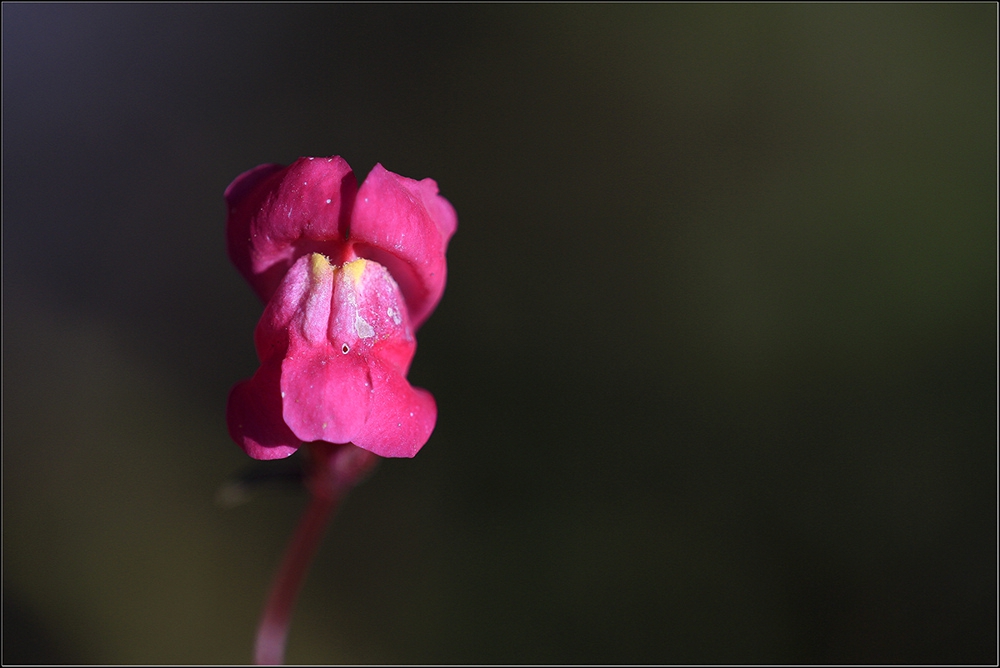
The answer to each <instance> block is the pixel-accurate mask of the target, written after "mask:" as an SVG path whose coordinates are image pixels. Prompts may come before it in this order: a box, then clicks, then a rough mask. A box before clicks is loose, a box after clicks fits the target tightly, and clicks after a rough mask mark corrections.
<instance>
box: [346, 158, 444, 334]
mask: <svg viewBox="0 0 1000 668" xmlns="http://www.w3.org/2000/svg"><path fill="white" fill-rule="evenodd" d="M437 193H438V190H437V184H436V183H435V182H434V181H433V180H431V179H424V180H423V181H414V180H413V179H407V178H405V177H402V176H399V175H398V174H393V173H392V172H390V171H387V170H386V169H385V168H384V167H382V165H375V168H374V169H372V171H371V173H370V174H369V175H368V177H367V178H366V179H365V181H364V183H362V184H361V188H360V189H359V190H358V194H357V201H356V202H355V204H354V213H353V214H352V216H351V233H350V239H351V242H353V243H354V244H355V251H356V253H357V254H358V255H359V256H361V257H366V258H369V259H372V260H375V261H376V262H378V263H380V264H382V265H384V266H385V267H386V268H387V269H388V270H389V273H391V274H392V276H393V278H395V279H396V282H397V283H398V284H399V287H400V289H401V290H402V291H403V296H404V297H405V298H406V305H407V308H408V310H409V313H410V322H411V324H412V325H413V328H414V329H416V328H418V327H420V325H421V324H423V322H424V320H426V319H427V317H428V316H429V315H430V314H431V311H433V310H434V307H435V306H437V303H438V302H439V301H440V300H441V294H442V293H443V292H444V284H445V279H446V277H447V268H446V264H445V257H444V254H445V250H446V249H447V247H448V239H449V238H450V237H451V235H452V234H453V233H454V232H455V225H456V220H457V218H456V216H455V211H454V209H453V208H452V207H451V204H449V203H448V201H447V200H446V199H444V198H443V197H441V196H440V195H438V194H437Z"/></svg>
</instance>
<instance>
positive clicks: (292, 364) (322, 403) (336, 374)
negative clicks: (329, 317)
mask: <svg viewBox="0 0 1000 668" xmlns="http://www.w3.org/2000/svg"><path fill="white" fill-rule="evenodd" d="M370 388H371V381H370V380H369V379H368V365H367V364H366V363H365V360H364V359H363V358H362V357H360V356H357V355H344V354H343V353H342V352H341V351H340V350H334V348H333V346H331V345H329V344H328V343H324V344H321V345H314V344H311V343H310V342H308V341H306V340H305V339H303V338H300V337H299V336H298V334H297V333H296V332H294V330H293V331H292V333H291V343H290V345H289V347H288V355H287V356H286V357H285V359H284V361H283V362H282V364H281V398H282V399H281V400H282V407H283V410H282V416H283V417H284V421H285V423H286V424H287V425H288V427H289V428H290V429H291V430H292V432H293V433H294V434H295V435H296V436H297V437H298V438H300V439H302V440H303V441H326V442H328V443H350V442H351V441H352V440H354V436H355V435H356V434H357V433H358V432H360V431H361V429H362V428H363V427H364V424H365V420H366V419H367V418H368V405H369V402H370V398H371V392H370Z"/></svg>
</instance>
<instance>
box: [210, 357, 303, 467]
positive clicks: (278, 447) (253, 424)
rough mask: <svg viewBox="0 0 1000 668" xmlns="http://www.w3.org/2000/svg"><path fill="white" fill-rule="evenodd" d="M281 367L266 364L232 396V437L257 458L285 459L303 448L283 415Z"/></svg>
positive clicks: (229, 423)
mask: <svg viewBox="0 0 1000 668" xmlns="http://www.w3.org/2000/svg"><path fill="white" fill-rule="evenodd" d="M280 373H281V367H280V366H278V365H277V364H265V365H264V366H262V367H261V368H260V369H258V370H257V373H255V374H254V376H253V378H251V379H250V380H244V381H242V382H240V383H237V384H236V386H235V387H233V389H232V391H231V392H230V393H229V403H228V405H227V406H226V424H227V426H228V427H229V435H230V436H231V437H232V438H233V440H234V441H236V442H237V443H238V444H239V445H240V447H242V448H243V450H244V451H246V453H247V454H248V455H250V456H251V457H253V458H254V459H283V458H285V457H288V456H289V455H291V454H292V453H293V452H295V451H296V450H297V449H298V448H299V446H301V445H302V439H300V438H297V437H296V436H295V434H293V433H292V430H291V429H289V428H288V425H286V424H285V422H284V420H283V419H282V416H281V393H280V392H281V390H280V388H279V387H278V377H279V375H280Z"/></svg>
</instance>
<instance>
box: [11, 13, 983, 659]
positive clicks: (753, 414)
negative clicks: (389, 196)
mask: <svg viewBox="0 0 1000 668" xmlns="http://www.w3.org/2000/svg"><path fill="white" fill-rule="evenodd" d="M996 26H997V8H996V6H995V5H994V4H993V3H987V4H964V5H963V4H956V5H926V4H922V5H899V6H897V5H853V6H838V5H797V6H796V5H792V6H789V5H783V6H766V5H631V6H623V7H619V6H608V5H517V6H499V5H429V6H408V5H374V6H367V5H293V6H286V5H268V4H257V5H238V4H225V5H207V6H206V5H160V4H142V5H99V4H98V5H93V4H92V5H47V4H40V5H33V4H12V3H4V4H3V587H4V593H3V610H4V617H3V622H4V638H3V659H4V661H5V662H7V663H10V662H31V661H48V662H65V663H75V662H87V663H98V664H99V663H140V664H141V663H174V662H179V663H185V662H193V663H243V662H246V661H248V660H249V659H250V648H251V644H252V638H253V633H254V627H255V625H256V620H257V616H258V614H259V611H260V606H261V603H262V602H263V598H264V595H265V591H266V588H267V586H268V583H269V581H270V577H271V574H272V572H273V570H274V568H275V566H276V564H277V562H278V559H279V557H280V555H281V552H282V550H283V549H284V545H285V542H286V540H287V538H288V536H289V535H290V533H291V531H292V528H293V526H294V524H295V522H296V521H297V518H298V514H299V511H300V509H301V508H302V506H303V504H304V501H305V496H304V494H303V493H302V492H299V491H295V490H294V489H291V490H290V489H282V488H266V489H264V490H262V491H260V492H259V493H258V494H257V495H256V496H255V497H254V498H253V499H252V500H251V501H250V502H249V503H247V504H245V505H242V506H239V507H236V508H233V509H224V508H221V507H219V506H218V505H216V504H215V502H214V497H215V494H216V491H217V490H218V489H219V487H220V485H222V483H223V482H224V481H225V480H226V479H227V478H229V476H231V475H233V474H234V473H236V472H238V471H240V470H241V468H242V467H243V466H244V465H245V464H246V463H247V462H249V459H248V458H247V457H246V456H245V455H244V454H243V453H242V451H241V450H240V449H239V448H238V447H237V446H236V445H235V444H233V443H232V442H231V441H230V440H229V438H228V436H227V433H226V429H225V422H224V419H223V410H224V406H225V401H226V395H227V392H228V391H229V388H230V386H231V385H232V384H233V383H235V382H236V381H237V380H239V379H241V378H244V377H247V376H249V375H250V374H251V373H252V372H253V371H254V369H255V368H256V366H257V361H256V358H255V355H254V352H253V345H252V331H253V328H254V325H255V323H256V320H257V318H258V317H259V315H260V313H261V310H262V308H261V305H260V304H259V303H258V302H257V301H256V299H255V297H254V296H253V294H252V293H251V291H250V289H249V287H248V286H247V285H245V284H244V283H243V282H242V280H241V279H240V278H239V276H238V275H237V273H236V271H235V269H233V267H232V266H231V265H230V264H229V262H228V260H227V258H226V253H225V247H224V234H223V225H224V220H225V208H224V204H223V200H222V192H223V190H224V189H225V187H226V186H227V185H228V183H229V182H230V181H231V180H232V179H233V178H234V177H235V176H236V175H237V174H239V173H241V172H243V171H244V170H246V169H249V168H251V167H253V166H255V165H257V164H259V163H263V162H282V163H288V162H290V161H292V160H294V159H295V158H297V157H299V156H302V155H315V156H325V155H333V154H339V155H342V156H344V157H345V158H346V159H347V161H348V162H349V163H350V164H351V165H352V166H353V167H354V169H355V170H356V172H357V173H358V175H359V177H361V178H363V177H364V175H365V174H367V172H368V171H369V170H370V169H371V167H372V166H373V165H374V164H375V163H376V162H381V163H382V164H383V165H384V166H385V167H386V168H387V169H389V170H391V171H394V172H397V173H399V174H402V175H404V176H408V177H412V178H424V177H431V178H434V179H436V180H437V181H438V183H439V185H440V188H441V191H442V194H443V195H444V196H445V197H447V198H448V199H449V200H450V201H451V202H452V203H453V204H454V206H455V208H456V209H457V211H458V215H459V227H458V233H457V234H456V236H455V237H454V239H453V241H452V244H451V247H450V249H449V271H450V276H449V284H448V288H447V290H446V292H445V297H444V300H443V301H442V303H441V305H440V307H439V308H438V310H437V312H436V313H435V315H434V316H433V317H432V318H431V319H430V320H429V321H428V323H427V324H426V325H425V326H424V327H423V328H422V330H421V332H420V348H419V350H418V353H417V356H416V360H415V362H414V365H413V369H412V372H411V380H412V381H413V382H414V384H416V385H419V386H423V387H426V388H428V389H430V390H431V391H432V392H433V393H434V395H435V397H436V398H437V402H438V406H439V411H440V415H439V419H438V425H437V429H436V431H435V432H434V435H433V436H432V437H431V440H430V442H429V443H428V444H427V445H426V446H425V448H424V449H423V451H421V453H420V454H419V455H418V456H417V457H416V458H415V459H413V460H392V461H384V462H382V464H381V466H380V467H379V469H378V471H377V473H376V474H375V475H374V476H373V477H372V478H371V479H370V480H369V481H368V482H366V483H365V484H364V485H362V486H361V487H359V488H358V489H357V490H356V491H355V492H354V493H353V494H352V496H351V497H350V498H349V500H348V502H347V504H346V505H345V506H344V507H343V508H342V510H341V513H340V515H339V516H338V518H337V520H336V521H335V522H334V524H333V525H332V527H331V530H330V531H329V533H328V534H327V536H326V539H325V542H324V544H323V548H322V550H321V552H320V554H319V555H318V558H317V560H316V562H315V564H314V568H313V570H312V572H311V574H310V577H309V579H308V581H307V584H306V589H305V591H304V593H303V596H302V598H301V600H300V603H299V606H298V608H297V611H296V615H295V618H294V620H293V625H292V632H291V638H290V641H289V650H288V660H289V661H290V662H314V663H331V662H334V663H336V662H341V663H365V662H386V663H414V662H416V663H452V662H455V663H463V662H473V663H504V662H510V663H520V662H542V663H545V662H550V663H573V662H586V663H620V662H625V663H642V662H656V663H685V662H693V663H701V662H711V663H725V662H753V663H775V662H777V663H796V662H815V663H839V662H913V663H951V662H961V663H974V662H981V663H995V662H996V660H997V635H996V633H997V627H996V624H997V616H996V615H997V612H996V611H997V542H996V541H997V529H996V521H997V497H996V494H997V486H996V485H997V451H996V441H995V439H996V428H997V375H996V373H997V349H996V344H997V198H996V187H997V60H996V49H997V32H996Z"/></svg>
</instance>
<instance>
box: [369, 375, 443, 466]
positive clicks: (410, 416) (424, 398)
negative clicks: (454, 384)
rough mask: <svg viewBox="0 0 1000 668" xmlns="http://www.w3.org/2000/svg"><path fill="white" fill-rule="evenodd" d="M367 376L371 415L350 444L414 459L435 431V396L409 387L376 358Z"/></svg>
mask: <svg viewBox="0 0 1000 668" xmlns="http://www.w3.org/2000/svg"><path fill="white" fill-rule="evenodd" d="M369 377H370V378H371V384H372V389H371V395H372V396H371V409H370V414H369V416H368V420H367V421H366V422H365V425H364V428H363V429H362V430H361V431H360V432H358V433H357V434H355V436H354V438H353V439H352V442H353V443H354V444H355V445H356V446H358V447H359V448H364V449H365V450H368V451H369V452H374V453H375V454H376V455H379V456H380V457H413V456H414V455H415V454H417V452H418V451H419V450H420V448H422V447H423V446H424V444H425V443H426V442H427V439H429V438H430V437H431V432H432V431H434V425H435V423H436V422H437V404H435V403H434V397H433V396H431V393H430V392H428V391H427V390H423V389H420V388H417V387H413V386H412V385H410V383H409V382H407V380H406V378H404V377H403V375H402V374H400V373H399V371H398V370H396V369H395V368H392V367H391V366H390V365H388V364H386V363H384V362H382V361H381V360H379V359H374V360H371V362H370V364H369Z"/></svg>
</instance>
